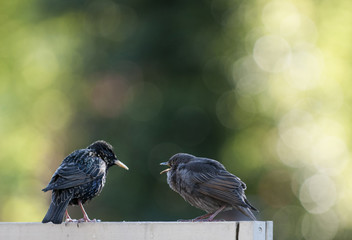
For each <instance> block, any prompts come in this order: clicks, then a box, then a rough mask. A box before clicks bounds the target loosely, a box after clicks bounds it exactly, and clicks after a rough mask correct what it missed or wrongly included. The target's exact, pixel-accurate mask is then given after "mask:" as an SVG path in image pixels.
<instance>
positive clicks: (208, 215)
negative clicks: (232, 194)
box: [191, 213, 213, 222]
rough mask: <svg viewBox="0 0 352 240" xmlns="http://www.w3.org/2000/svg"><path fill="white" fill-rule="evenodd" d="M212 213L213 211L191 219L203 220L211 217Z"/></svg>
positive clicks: (193, 220) (194, 220) (195, 220)
mask: <svg viewBox="0 0 352 240" xmlns="http://www.w3.org/2000/svg"><path fill="white" fill-rule="evenodd" d="M212 214H213V213H207V214H204V215H202V216H199V217H196V218H194V219H192V220H191V221H192V222H197V221H199V220H201V219H204V218H207V217H210V216H211V215H212Z"/></svg>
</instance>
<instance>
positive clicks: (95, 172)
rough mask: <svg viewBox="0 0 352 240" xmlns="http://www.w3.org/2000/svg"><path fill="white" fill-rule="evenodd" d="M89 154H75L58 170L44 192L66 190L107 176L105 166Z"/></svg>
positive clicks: (77, 152)
mask: <svg viewBox="0 0 352 240" xmlns="http://www.w3.org/2000/svg"><path fill="white" fill-rule="evenodd" d="M101 162H102V160H100V159H99V158H98V157H96V156H90V155H89V152H79V151H76V152H73V153H71V154H70V155H69V156H67V157H66V159H65V160H64V161H63V162H62V164H61V165H60V167H59V168H58V169H57V170H56V172H55V173H54V175H53V177H52V178H51V181H50V182H49V184H48V186H47V187H46V188H44V189H43V191H48V190H59V189H66V188H71V187H75V186H79V185H82V184H85V183H88V182H90V181H92V180H94V179H96V178H98V177H102V176H103V175H104V174H105V166H104V165H103V164H99V163H101Z"/></svg>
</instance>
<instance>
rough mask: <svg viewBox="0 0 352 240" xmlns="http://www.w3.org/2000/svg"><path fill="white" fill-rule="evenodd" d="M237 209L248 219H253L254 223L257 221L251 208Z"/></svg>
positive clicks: (239, 207)
mask: <svg viewBox="0 0 352 240" xmlns="http://www.w3.org/2000/svg"><path fill="white" fill-rule="evenodd" d="M237 209H238V210H239V211H240V212H241V213H243V214H244V215H246V216H247V217H249V218H250V219H252V220H253V221H255V220H257V219H256V217H255V216H254V214H253V213H252V211H251V210H250V209H249V208H246V207H241V206H238V207H237Z"/></svg>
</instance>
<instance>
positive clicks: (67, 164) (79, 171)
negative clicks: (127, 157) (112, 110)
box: [42, 140, 128, 224]
mask: <svg viewBox="0 0 352 240" xmlns="http://www.w3.org/2000/svg"><path fill="white" fill-rule="evenodd" d="M113 165H118V166H120V167H122V168H125V169H127V170H128V168H127V166H126V165H125V164H123V163H122V162H120V161H119V160H118V159H117V158H116V155H115V154H114V152H113V149H112V146H111V145H110V144H109V143H107V142H105V141H102V140H100V141H96V142H94V143H92V144H91V145H90V146H88V147H87V148H85V149H80V150H76V151H74V152H73V153H71V154H70V155H68V156H67V157H66V158H65V159H64V160H63V161H62V163H61V165H60V166H59V168H58V169H57V170H56V171H55V173H54V175H53V176H52V178H51V180H50V182H49V184H48V186H47V187H46V188H44V189H43V191H44V192H46V191H49V190H52V197H51V203H50V207H49V210H48V212H47V213H46V215H45V217H44V219H43V221H42V222H43V223H47V222H53V223H55V224H60V223H62V220H63V217H64V214H65V213H66V221H72V219H71V218H70V216H69V215H68V212H67V206H68V205H79V206H80V207H81V210H82V213H83V219H82V220H81V221H85V222H90V221H95V220H90V219H89V218H88V215H87V213H86V212H85V211H84V208H83V205H82V204H84V203H85V202H86V201H88V200H90V199H92V198H93V197H95V196H97V195H98V194H99V193H100V192H101V190H102V189H103V187H104V184H105V180H106V174H107V171H108V169H109V168H110V167H111V166H113Z"/></svg>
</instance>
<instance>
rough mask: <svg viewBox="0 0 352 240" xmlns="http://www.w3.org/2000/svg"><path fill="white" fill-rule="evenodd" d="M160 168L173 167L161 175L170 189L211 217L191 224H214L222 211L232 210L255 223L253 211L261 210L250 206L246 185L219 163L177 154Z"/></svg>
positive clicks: (198, 218) (205, 216) (202, 217)
mask: <svg viewBox="0 0 352 240" xmlns="http://www.w3.org/2000/svg"><path fill="white" fill-rule="evenodd" d="M161 165H167V166H169V167H170V168H168V169H165V170H164V171H162V172H161V173H160V174H162V173H164V172H167V182H168V184H169V186H170V188H171V189H172V190H174V191H175V192H177V193H179V194H180V195H181V196H182V197H183V198H184V199H185V200H186V201H187V202H188V203H190V204H191V205H192V206H194V207H197V208H200V209H202V210H204V211H206V212H207V213H208V214H206V215H203V216H200V217H197V218H195V219H193V220H192V221H212V220H213V219H214V218H215V216H216V215H217V214H218V213H220V212H221V211H226V210H230V209H232V208H234V209H237V210H239V211H240V212H242V213H243V214H244V215H246V216H248V217H249V218H250V219H252V220H255V219H256V218H255V216H254V215H253V213H252V212H251V210H253V211H258V210H257V209H256V208H255V207H253V206H252V205H251V204H250V203H249V202H248V200H247V198H246V195H245V194H244V190H245V189H246V184H245V183H244V182H242V181H241V179H239V178H238V177H236V176H235V175H233V174H231V173H229V172H228V171H227V170H226V169H225V167H224V166H223V165H222V164H221V163H219V162H218V161H216V160H213V159H208V158H200V157H195V156H193V155H190V154H186V153H178V154H176V155H174V156H172V157H171V158H170V160H169V161H168V162H164V163H161Z"/></svg>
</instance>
